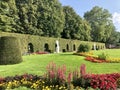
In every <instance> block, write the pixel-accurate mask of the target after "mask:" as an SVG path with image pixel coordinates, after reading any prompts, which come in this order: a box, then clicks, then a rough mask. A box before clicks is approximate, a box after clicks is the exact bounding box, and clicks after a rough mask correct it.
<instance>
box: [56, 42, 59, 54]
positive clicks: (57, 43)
mask: <svg viewBox="0 0 120 90" xmlns="http://www.w3.org/2000/svg"><path fill="white" fill-rule="evenodd" d="M59 52H60V46H59V41H58V40H56V53H59Z"/></svg>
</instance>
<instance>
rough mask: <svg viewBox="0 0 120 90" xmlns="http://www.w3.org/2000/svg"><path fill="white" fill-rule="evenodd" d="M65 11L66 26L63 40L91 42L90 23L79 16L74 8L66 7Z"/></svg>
mask: <svg viewBox="0 0 120 90" xmlns="http://www.w3.org/2000/svg"><path fill="white" fill-rule="evenodd" d="M63 10H64V14H65V26H64V29H63V32H62V34H61V35H62V38H67V39H78V40H86V41H90V40H91V36H90V31H91V27H90V25H89V23H88V22H87V21H85V20H83V19H82V18H81V17H80V16H79V15H77V14H76V12H75V11H74V9H73V8H71V7H69V6H64V7H63Z"/></svg>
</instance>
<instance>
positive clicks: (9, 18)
mask: <svg viewBox="0 0 120 90" xmlns="http://www.w3.org/2000/svg"><path fill="white" fill-rule="evenodd" d="M18 19H19V17H18V15H17V8H16V3H15V1H14V0H1V1H0V31H5V32H6V31H7V32H16V30H17V27H18V25H17V21H18Z"/></svg>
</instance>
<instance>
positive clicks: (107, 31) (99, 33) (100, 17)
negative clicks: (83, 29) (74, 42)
mask: <svg viewBox="0 0 120 90" xmlns="http://www.w3.org/2000/svg"><path fill="white" fill-rule="evenodd" d="M84 18H85V19H86V20H87V21H88V22H89V23H90V24H91V28H92V31H91V36H92V39H93V41H99V42H107V40H108V38H109V37H110V36H111V34H112V31H114V25H113V22H112V15H111V14H110V13H109V11H108V10H106V9H103V8H100V7H98V6H95V7H93V9H92V10H90V11H87V12H86V13H85V14H84Z"/></svg>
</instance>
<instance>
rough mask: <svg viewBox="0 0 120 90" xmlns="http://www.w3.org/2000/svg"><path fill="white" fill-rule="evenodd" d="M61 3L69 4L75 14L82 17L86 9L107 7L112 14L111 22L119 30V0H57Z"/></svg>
mask: <svg viewBox="0 0 120 90" xmlns="http://www.w3.org/2000/svg"><path fill="white" fill-rule="evenodd" d="M59 1H60V2H61V3H62V5H69V6H71V7H72V8H73V9H74V10H75V11H76V13H77V14H79V15H80V16H81V17H83V15H84V13H85V12H86V11H90V10H91V9H92V8H93V7H94V6H99V7H102V8H104V9H107V10H108V11H109V12H110V13H111V14H112V16H113V23H114V25H115V27H116V29H117V31H119V32H120V0H115V1H114V0H59Z"/></svg>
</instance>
